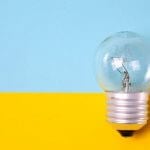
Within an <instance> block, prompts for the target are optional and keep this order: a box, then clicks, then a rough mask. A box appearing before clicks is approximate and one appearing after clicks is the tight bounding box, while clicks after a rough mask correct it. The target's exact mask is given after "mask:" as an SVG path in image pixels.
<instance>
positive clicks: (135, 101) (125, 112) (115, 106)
mask: <svg viewBox="0 0 150 150" xmlns="http://www.w3.org/2000/svg"><path fill="white" fill-rule="evenodd" d="M107 97H108V101H107V117H108V121H109V122H111V123H117V124H146V123H147V120H148V93H145V92H135V93H129V92H107ZM129 128H130V127H129Z"/></svg>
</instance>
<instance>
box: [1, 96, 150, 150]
mask: <svg viewBox="0 0 150 150" xmlns="http://www.w3.org/2000/svg"><path fill="white" fill-rule="evenodd" d="M0 120H1V121H0V150H5V149H7V150H24V149H25V150H101V149H106V150H107V149H110V150H131V149H132V150H133V149H134V150H146V149H150V125H148V126H146V127H145V128H144V129H142V130H141V131H139V132H138V133H137V134H136V135H135V136H134V137H132V138H122V137H121V136H120V135H119V134H118V133H117V132H116V131H115V130H113V128H112V127H111V125H110V124H108V123H107V122H106V121H105V96H104V95H103V94H0Z"/></svg>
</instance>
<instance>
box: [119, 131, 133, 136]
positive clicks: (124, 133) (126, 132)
mask: <svg viewBox="0 0 150 150" xmlns="http://www.w3.org/2000/svg"><path fill="white" fill-rule="evenodd" d="M118 132H119V133H120V134H121V136H123V137H131V136H133V134H134V132H135V131H134V130H118Z"/></svg>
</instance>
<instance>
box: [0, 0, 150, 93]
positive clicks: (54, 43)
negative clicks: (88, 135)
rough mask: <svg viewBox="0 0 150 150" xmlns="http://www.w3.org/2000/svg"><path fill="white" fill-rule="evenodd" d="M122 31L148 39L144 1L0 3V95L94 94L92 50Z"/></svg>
mask: <svg viewBox="0 0 150 150" xmlns="http://www.w3.org/2000/svg"><path fill="white" fill-rule="evenodd" d="M122 30H129V31H134V32H138V33H140V34H143V35H145V36H149V34H150V1H149V0H91V1H90V0H89V1H88V0H53V1H52V0H24V1H21V0H5V1H2V0H1V1H0V91H14V92H15V91H16V92H17V91H26V92H29V91H31V92H32V91H37V92H40V91H41V92H48V91H50V92H98V91H100V88H99V87H98V85H97V83H96V80H95V75H94V71H93V70H94V69H93V68H94V67H93V62H94V55H95V51H96V48H97V46H98V44H99V43H100V41H102V40H103V39H104V38H105V37H107V36H109V35H110V34H112V33H114V32H118V31H122Z"/></svg>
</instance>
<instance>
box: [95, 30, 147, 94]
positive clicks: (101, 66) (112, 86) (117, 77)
mask: <svg viewBox="0 0 150 150" xmlns="http://www.w3.org/2000/svg"><path fill="white" fill-rule="evenodd" d="M96 76H97V80H98V83H99V85H100V87H102V88H103V89H104V90H105V91H115V92H121V91H123V92H141V91H148V90H149V87H150V49H149V46H148V44H147V42H146V41H145V40H144V38H143V37H141V36H140V35H138V34H136V33H134V32H129V31H125V32H118V33H116V34H114V35H112V36H110V37H108V38H106V39H105V40H104V41H103V42H102V43H101V44H100V46H99V47H98V52H97V55H96Z"/></svg>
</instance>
